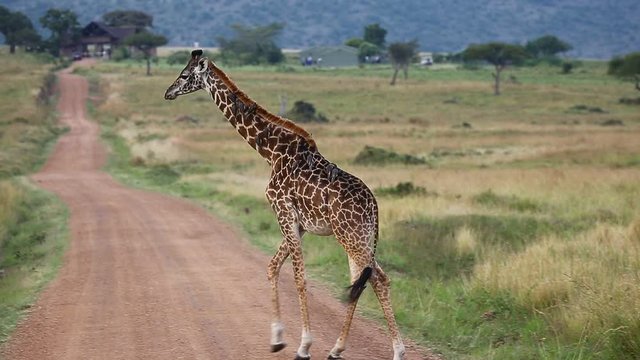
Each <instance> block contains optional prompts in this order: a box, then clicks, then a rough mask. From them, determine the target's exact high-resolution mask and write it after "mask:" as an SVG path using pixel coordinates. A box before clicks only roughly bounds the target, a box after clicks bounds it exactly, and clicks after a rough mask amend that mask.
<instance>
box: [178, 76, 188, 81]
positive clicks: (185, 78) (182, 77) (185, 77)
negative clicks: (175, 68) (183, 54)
mask: <svg viewBox="0 0 640 360" xmlns="http://www.w3.org/2000/svg"><path fill="white" fill-rule="evenodd" d="M188 77H189V75H180V79H182V80H187V78H188Z"/></svg>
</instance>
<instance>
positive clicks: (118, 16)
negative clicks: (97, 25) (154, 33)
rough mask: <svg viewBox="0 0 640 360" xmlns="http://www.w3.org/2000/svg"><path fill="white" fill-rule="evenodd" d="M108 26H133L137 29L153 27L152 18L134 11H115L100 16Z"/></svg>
mask: <svg viewBox="0 0 640 360" xmlns="http://www.w3.org/2000/svg"><path fill="white" fill-rule="evenodd" d="M102 20H103V21H104V23H105V24H107V25H108V26H113V27H121V26H134V27H138V28H145V27H153V16H151V15H149V14H147V13H144V12H142V11H136V10H116V11H111V12H108V13H106V14H104V15H102Z"/></svg>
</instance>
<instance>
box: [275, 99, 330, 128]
mask: <svg viewBox="0 0 640 360" xmlns="http://www.w3.org/2000/svg"><path fill="white" fill-rule="evenodd" d="M286 116H287V117H288V118H290V119H292V120H295V121H297V122H302V123H308V122H320V123H326V122H329V120H328V119H327V118H326V116H324V115H323V114H322V113H316V107H315V106H313V104H311V103H308V102H306V101H302V100H298V101H296V102H295V103H294V104H293V108H292V109H291V110H289V111H288V112H287V114H286Z"/></svg>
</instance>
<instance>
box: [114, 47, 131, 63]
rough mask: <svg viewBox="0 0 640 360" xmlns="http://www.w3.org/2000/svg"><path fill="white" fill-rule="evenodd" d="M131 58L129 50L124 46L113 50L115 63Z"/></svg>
mask: <svg viewBox="0 0 640 360" xmlns="http://www.w3.org/2000/svg"><path fill="white" fill-rule="evenodd" d="M130 58H131V53H130V52H129V49H127V48H126V47H124V46H120V47H117V48H115V50H113V53H111V60H113V61H123V60H127V59H130Z"/></svg>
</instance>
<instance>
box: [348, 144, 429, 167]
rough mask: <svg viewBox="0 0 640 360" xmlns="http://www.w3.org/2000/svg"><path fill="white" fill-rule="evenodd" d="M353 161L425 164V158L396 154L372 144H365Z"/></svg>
mask: <svg viewBox="0 0 640 360" xmlns="http://www.w3.org/2000/svg"><path fill="white" fill-rule="evenodd" d="M354 163H356V164H359V165H388V164H405V165H420V164H426V163H427V161H426V160H425V159H422V158H419V157H416V156H413V155H408V154H398V153H396V152H394V151H390V150H385V149H381V148H377V147H373V146H369V145H367V146H365V147H364V149H362V151H360V153H358V155H357V156H356V158H355V160H354Z"/></svg>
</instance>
